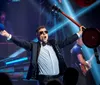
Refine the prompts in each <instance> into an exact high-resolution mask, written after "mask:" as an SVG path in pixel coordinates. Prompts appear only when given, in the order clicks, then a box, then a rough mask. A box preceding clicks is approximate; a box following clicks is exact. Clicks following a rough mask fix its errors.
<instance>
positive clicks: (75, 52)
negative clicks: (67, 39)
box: [71, 38, 95, 85]
mask: <svg viewBox="0 0 100 85" xmlns="http://www.w3.org/2000/svg"><path fill="white" fill-rule="evenodd" d="M83 45H84V44H83V42H82V38H79V39H78V40H77V41H76V44H75V45H74V46H73V48H72V49H71V67H73V68H75V69H77V70H78V71H79V79H78V83H77V85H95V82H94V79H93V77H92V74H91V73H90V70H89V69H90V68H91V62H87V61H86V60H85V58H84V54H83V52H82V46H83ZM86 68H87V69H86Z"/></svg>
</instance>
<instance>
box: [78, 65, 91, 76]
mask: <svg viewBox="0 0 100 85" xmlns="http://www.w3.org/2000/svg"><path fill="white" fill-rule="evenodd" d="M79 65H80V68H81V70H82V73H83V75H85V76H86V73H87V72H88V70H89V69H90V68H89V67H87V66H85V65H83V64H79Z"/></svg>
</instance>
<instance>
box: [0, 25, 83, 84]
mask: <svg viewBox="0 0 100 85" xmlns="http://www.w3.org/2000/svg"><path fill="white" fill-rule="evenodd" d="M0 33H1V35H2V36H4V37H7V39H8V40H10V41H12V42H13V43H15V44H16V45H18V46H20V47H23V48H25V49H26V50H28V51H31V54H32V56H31V59H30V67H29V70H28V75H27V79H30V78H34V79H38V80H39V82H40V84H41V85H44V83H47V82H48V80H51V79H55V78H58V77H59V75H62V74H63V73H64V71H65V69H66V68H67V67H66V65H65V62H64V59H63V57H62V55H61V53H60V49H61V48H63V47H65V46H66V45H68V44H71V43H73V42H74V41H75V40H77V39H78V38H79V36H81V34H82V26H81V27H80V31H79V32H78V33H77V34H74V35H73V36H71V37H70V38H66V39H65V40H64V41H56V40H53V39H52V40H48V31H47V29H46V28H45V27H44V26H40V27H39V28H38V29H37V30H36V35H37V38H38V42H33V41H32V42H28V41H25V40H19V39H17V38H15V37H14V36H12V35H11V34H9V33H8V32H7V31H6V30H3V31H1V32H0Z"/></svg>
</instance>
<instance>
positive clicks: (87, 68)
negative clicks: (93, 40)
mask: <svg viewBox="0 0 100 85" xmlns="http://www.w3.org/2000/svg"><path fill="white" fill-rule="evenodd" d="M93 58H94V54H93V55H92V56H91V58H90V59H89V60H87V61H86V63H88V66H87V65H83V64H81V63H80V64H79V65H80V68H81V70H82V73H83V75H85V76H86V73H87V72H88V71H89V69H91V68H92V66H91V61H92V60H93Z"/></svg>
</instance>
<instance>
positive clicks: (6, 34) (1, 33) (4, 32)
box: [0, 30, 10, 38]
mask: <svg viewBox="0 0 100 85" xmlns="http://www.w3.org/2000/svg"><path fill="white" fill-rule="evenodd" d="M0 35H2V36H4V37H7V38H9V36H10V34H9V33H8V32H7V31H6V30H3V31H0Z"/></svg>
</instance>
